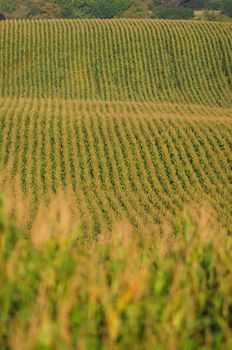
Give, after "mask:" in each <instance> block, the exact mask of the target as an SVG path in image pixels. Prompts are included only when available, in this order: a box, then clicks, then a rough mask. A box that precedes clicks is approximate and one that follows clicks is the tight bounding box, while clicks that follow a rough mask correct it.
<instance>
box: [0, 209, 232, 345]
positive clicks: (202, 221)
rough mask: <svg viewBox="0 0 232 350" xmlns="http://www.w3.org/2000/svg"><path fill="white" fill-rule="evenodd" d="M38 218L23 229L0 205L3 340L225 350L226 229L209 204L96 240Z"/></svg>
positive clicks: (231, 286) (230, 283)
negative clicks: (148, 227)
mask: <svg viewBox="0 0 232 350" xmlns="http://www.w3.org/2000/svg"><path fill="white" fill-rule="evenodd" d="M45 220H46V219H45ZM45 223H46V224H45V225H44V223H42V222H41V223H40V224H39V225H38V226H37V230H34V232H32V233H31V236H30V237H25V236H24V235H23V233H22V232H20V231H19V230H18V229H17V228H16V225H15V224H14V222H13V221H12V219H11V218H10V219H9V217H8V216H7V214H6V213H5V210H4V206H3V205H2V204H1V209H0V285H1V288H0V305H1V310H0V348H1V349H17V350H19V349H24V350H26V349H231V347H232V331H231V326H232V264H231V262H232V238H231V237H230V236H228V235H227V234H226V232H224V231H223V230H222V229H220V228H219V227H218V226H217V225H216V223H215V221H214V220H213V219H212V214H210V212H209V211H207V210H203V209H202V210H200V209H191V210H187V211H185V212H184V213H183V214H182V216H181V217H177V218H175V219H173V220H170V223H166V224H164V225H163V226H162V227H161V228H158V227H157V228H154V229H153V230H152V233H151V232H150V231H151V230H146V229H144V234H143V235H138V234H136V233H135V232H133V230H132V229H131V227H130V226H129V225H128V224H126V223H124V224H120V225H118V226H116V227H115V229H114V231H113V233H106V234H103V235H101V236H99V237H98V238H97V239H96V237H95V238H91V236H89V238H88V239H87V238H86V237H83V235H82V234H81V232H79V230H78V229H76V230H72V231H69V228H68V225H67V223H66V215H65V212H62V210H61V211H60V212H59V213H58V212H56V213H54V218H53V221H52V222H48V221H45Z"/></svg>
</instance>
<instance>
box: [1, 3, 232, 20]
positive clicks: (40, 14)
mask: <svg viewBox="0 0 232 350" xmlns="http://www.w3.org/2000/svg"><path fill="white" fill-rule="evenodd" d="M157 9H159V11H161V12H162V11H165V9H166V12H167V13H169V14H171V15H173V13H175V12H176V13H177V14H178V11H179V13H181V11H182V14H183V15H185V16H186V15H188V13H189V14H190V12H191V11H190V12H188V11H187V10H186V9H192V12H191V13H193V10H195V9H214V10H220V11H221V12H222V13H224V14H225V15H227V16H230V17H232V0H0V13H2V14H5V15H6V16H7V17H9V18H119V17H124V18H149V17H153V14H154V13H155V12H157ZM168 9H169V10H168ZM174 9H179V10H174ZM161 12H160V13H161ZM190 17H191V16H190Z"/></svg>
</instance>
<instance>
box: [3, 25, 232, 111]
mask: <svg viewBox="0 0 232 350" xmlns="http://www.w3.org/2000/svg"><path fill="white" fill-rule="evenodd" d="M0 38H1V39H0V45H1V46H0V52H1V59H0V64H1V66H0V77H1V80H2V84H1V90H0V94H1V96H4V97H5V96H17V97H58V98H76V99H79V100H82V99H84V100H99V99H100V100H107V101H114V100H123V101H124V100H136V101H144V100H145V101H151V100H152V101H159V102H164V101H166V102H177V103H194V104H204V105H218V106H227V107H229V106H231V105H232V102H231V100H232V95H231V84H232V54H231V46H232V39H231V38H232V25H231V24H228V23H226V24H221V23H213V24H211V23H196V22H189V21H186V22H184V21H183V22H175V21H173V22H172V21H171V22H170V21H167V22H165V21H152V20H141V21H137V20H113V21H107V20H106V21H102V20H86V21H64V20H54V21H9V22H7V23H1V24H0Z"/></svg>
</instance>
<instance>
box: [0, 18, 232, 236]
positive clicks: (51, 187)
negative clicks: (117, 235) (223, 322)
mask: <svg viewBox="0 0 232 350" xmlns="http://www.w3.org/2000/svg"><path fill="white" fill-rule="evenodd" d="M231 34H232V25H231V24H228V23H227V24H221V23H220V24H219V23H200V24H199V23H195V22H175V21H173V22H172V21H171V22H170V21H169V22H165V21H152V20H141V21H134V20H114V21H100V20H86V21H62V20H61V21H58V20H54V21H9V22H5V23H0V79H1V85H0V175H1V176H0V185H1V188H4V190H5V191H13V202H14V204H13V206H14V208H15V211H16V214H17V210H18V211H19V213H21V212H20V210H22V208H21V207H20V206H18V205H17V201H18V199H20V198H23V201H24V207H25V208H27V213H26V214H25V216H23V215H21V217H22V216H23V217H24V218H25V222H26V224H27V225H29V227H31V225H33V221H34V218H35V216H36V215H37V213H38V212H40V213H44V215H45V214H46V208H47V205H48V203H50V201H51V200H53V198H54V197H56V196H59V195H60V194H61V193H64V192H65V200H64V202H65V201H66V202H67V203H68V206H69V207H70V208H72V209H74V208H76V211H75V210H74V213H73V216H78V217H81V223H82V227H83V229H84V230H85V232H90V233H91V232H95V233H99V232H101V231H102V230H104V229H106V230H107V229H109V228H111V227H112V226H113V224H114V223H115V222H116V221H118V220H121V219H123V218H124V217H126V218H127V219H129V221H130V222H131V223H132V224H133V225H135V226H136V227H137V228H141V227H143V226H144V225H148V224H149V225H153V224H156V223H159V222H160V221H161V220H162V219H163V218H164V217H165V216H166V214H167V212H170V213H174V212H178V211H179V210H181V209H182V207H183V206H184V205H185V203H186V202H192V201H207V202H209V203H210V204H211V205H212V206H213V207H214V208H215V209H216V211H217V213H218V214H219V217H220V220H221V222H222V223H223V224H225V225H227V227H228V229H229V230H230V229H231V227H230V225H231V223H230V217H231V214H232V212H231V207H232V206H231V198H232V188H231V183H230V180H231V170H230V167H229V163H230V161H231V136H232V128H231V115H232V114H231V112H232V92H231V83H232V52H231V46H232V45H231V44H232V35H231ZM19 207H20V209H17V208H19ZM21 214H22V213H21ZM18 215H19V214H18Z"/></svg>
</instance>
